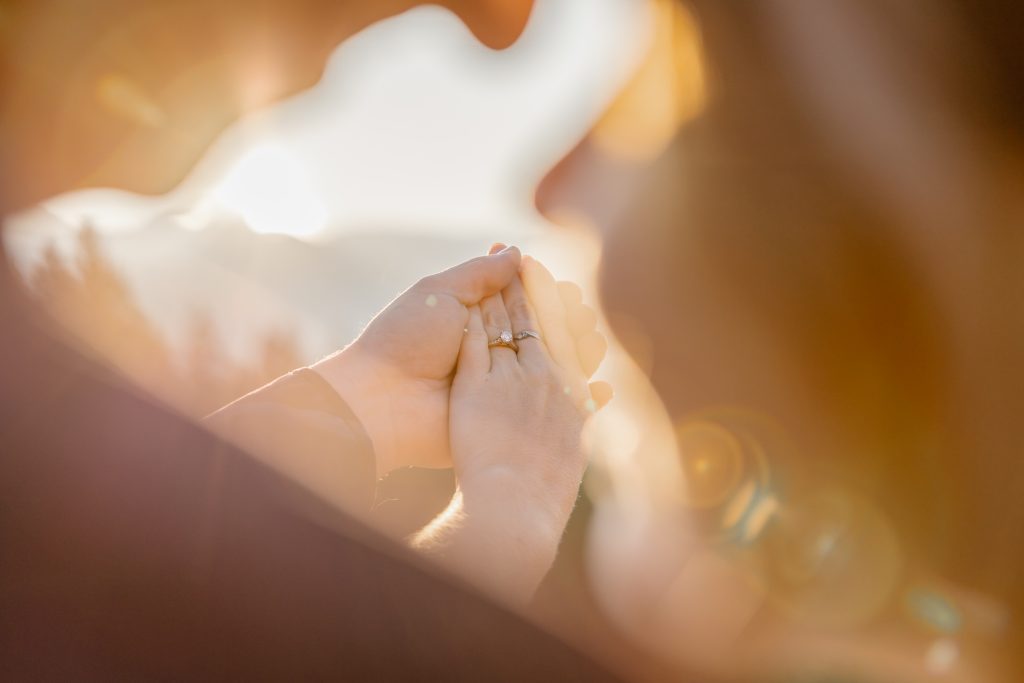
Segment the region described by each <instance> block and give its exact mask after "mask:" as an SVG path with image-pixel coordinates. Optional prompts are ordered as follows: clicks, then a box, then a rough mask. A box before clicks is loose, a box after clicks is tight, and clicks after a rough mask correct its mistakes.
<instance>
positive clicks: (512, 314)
mask: <svg viewBox="0 0 1024 683" xmlns="http://www.w3.org/2000/svg"><path fill="white" fill-rule="evenodd" d="M501 296H502V299H503V300H504V302H505V311H506V312H507V313H508V316H509V319H510V320H511V323H512V333H513V335H514V336H515V340H516V344H518V345H519V362H521V363H541V362H545V361H547V359H548V352H547V348H546V347H545V346H544V341H543V338H542V336H541V328H540V323H539V322H538V321H537V316H536V314H535V313H534V311H533V305H532V304H531V303H530V298H529V297H528V296H527V295H526V288H525V287H523V281H522V280H521V279H520V278H518V277H516V278H513V279H512V282H510V283H509V285H508V287H506V288H505V289H504V290H503V291H502V293H501Z"/></svg>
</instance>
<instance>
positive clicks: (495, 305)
mask: <svg viewBox="0 0 1024 683" xmlns="http://www.w3.org/2000/svg"><path fill="white" fill-rule="evenodd" d="M516 279H518V278H516ZM480 313H481V314H482V316H483V319H484V329H485V330H486V331H487V339H488V346H490V349H491V368H492V369H493V368H495V367H498V366H501V365H515V363H516V346H517V345H516V342H515V340H514V339H513V338H512V335H513V333H512V322H511V321H510V320H509V317H508V312H507V311H506V310H505V302H504V300H503V299H502V298H501V293H500V292H499V293H497V294H495V295H493V296H489V297H487V298H485V299H484V300H483V301H481V302H480Z"/></svg>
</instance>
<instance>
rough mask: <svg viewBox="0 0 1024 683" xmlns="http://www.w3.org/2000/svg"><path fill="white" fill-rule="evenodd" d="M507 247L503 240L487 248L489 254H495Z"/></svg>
mask: <svg viewBox="0 0 1024 683" xmlns="http://www.w3.org/2000/svg"><path fill="white" fill-rule="evenodd" d="M506 248H507V247H506V246H505V245H504V244H502V243H501V242H495V243H494V244H492V245H491V248H490V249H488V250H487V253H488V254H489V255H494V254H497V253H498V252H500V251H502V250H503V249H506Z"/></svg>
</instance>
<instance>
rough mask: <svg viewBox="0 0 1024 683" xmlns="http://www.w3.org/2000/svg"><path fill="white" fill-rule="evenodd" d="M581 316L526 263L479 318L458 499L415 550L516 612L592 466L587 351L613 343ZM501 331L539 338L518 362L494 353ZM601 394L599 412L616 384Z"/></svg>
mask: <svg viewBox="0 0 1024 683" xmlns="http://www.w3.org/2000/svg"><path fill="white" fill-rule="evenodd" d="M524 282H525V283H527V286H529V288H530V291H531V294H532V303H531V297H529V296H528V295H527V286H524ZM563 289H564V287H563ZM568 298H569V299H570V300H571V299H572V297H571V296H570V297H568ZM534 304H536V308H535V306H534ZM572 306H573V304H570V305H569V306H567V305H566V295H565V292H564V291H563V292H560V291H559V286H558V285H557V284H556V283H555V281H554V279H553V278H552V277H551V275H550V273H548V272H547V270H546V269H545V268H544V267H543V266H542V265H540V264H539V263H538V262H536V261H534V260H532V259H524V262H523V267H522V280H520V278H518V277H517V278H514V279H513V281H512V282H511V284H509V285H508V287H506V288H505V290H504V291H503V292H501V293H500V294H497V295H494V296H490V297H486V298H484V299H483V300H482V301H481V302H480V304H479V306H476V307H471V308H470V312H469V321H468V324H467V330H466V334H465V338H464V339H463V343H462V349H461V351H460V354H459V362H458V370H457V372H456V375H455V378H454V382H453V384H452V394H451V409H450V410H451V424H450V435H451V447H452V461H453V463H454V467H455V473H456V477H457V480H458V487H459V488H458V493H457V494H456V496H455V498H454V499H453V501H452V504H451V505H450V506H449V508H448V509H447V510H446V511H445V512H444V513H442V515H440V516H439V517H438V518H437V519H436V520H435V521H434V522H433V523H431V524H430V525H429V526H428V527H427V528H426V529H424V530H423V531H422V532H421V533H420V534H419V535H418V536H417V538H416V539H415V541H414V542H415V545H417V546H418V547H419V548H421V549H423V550H425V551H427V552H428V553H429V554H431V555H434V556H435V557H437V558H439V559H440V560H441V562H442V563H443V564H445V565H447V566H448V567H449V568H450V569H452V570H454V571H456V572H457V573H459V574H461V575H463V576H464V577H465V578H467V579H469V580H470V581H473V582H475V583H478V584H482V585H483V586H484V587H486V588H488V589H490V590H491V591H493V592H496V593H497V594H498V595H499V596H501V597H504V598H506V599H507V600H510V601H513V602H519V601H523V600H525V599H528V598H529V596H530V595H532V594H533V591H534V590H535V589H536V586H537V585H538V584H539V582H540V580H541V579H542V578H543V576H544V574H545V573H546V572H547V570H548V568H549V567H550V566H551V562H552V561H553V560H554V557H555V553H556V551H557V547H558V542H559V540H560V538H561V535H562V531H563V530H564V528H565V525H566V523H567V522H568V519H569V514H570V513H571V511H572V508H573V504H574V503H575V500H576V496H577V493H578V490H579V485H580V481H581V479H582V476H583V470H584V467H585V465H586V458H585V455H584V453H583V450H582V448H581V445H580V432H581V430H582V427H583V423H584V421H585V420H586V417H587V415H588V414H589V413H590V412H592V411H594V410H596V408H597V402H596V400H595V399H594V398H593V397H592V395H591V388H590V387H589V386H588V384H587V375H588V374H589V372H588V371H587V370H589V371H590V372H592V371H593V370H592V368H587V369H584V367H583V362H588V359H589V358H590V357H591V356H588V355H586V354H583V362H581V353H580V350H581V349H580V343H579V342H580V340H582V339H583V338H584V337H585V338H587V339H589V340H590V341H589V342H586V343H588V344H591V345H592V346H593V348H600V356H603V353H604V348H605V342H604V338H603V337H600V335H598V333H596V332H593V331H592V330H590V331H588V332H584V333H583V334H579V333H580V330H579V329H576V330H575V332H577V334H574V330H573V329H572V325H571V324H570V321H569V314H568V313H567V310H573V309H572ZM586 324H587V325H590V326H592V322H588V323H586ZM577 327H579V326H578V325H577ZM503 330H510V331H512V332H513V334H518V333H520V332H523V331H532V332H536V333H538V334H539V335H540V336H541V339H536V338H533V337H529V336H528V337H525V338H523V339H521V340H520V341H519V342H518V345H519V349H518V352H517V351H515V350H513V349H510V348H507V347H503V346H494V347H490V348H488V342H489V341H490V340H493V339H495V338H497V337H498V336H499V335H500V333H501V332H502V331H503ZM600 356H598V360H600ZM594 390H595V391H594V393H596V394H597V395H598V397H599V399H600V400H601V401H602V402H603V401H604V400H607V398H608V397H609V396H610V391H609V390H608V387H607V385H603V384H602V385H599V386H595V387H594Z"/></svg>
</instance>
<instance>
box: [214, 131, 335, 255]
mask: <svg viewBox="0 0 1024 683" xmlns="http://www.w3.org/2000/svg"><path fill="white" fill-rule="evenodd" d="M311 187H312V184H311V183H310V182H309V174H308V173H307V172H306V169H305V168H303V166H302V164H301V163H299V161H298V159H296V157H295V156H294V155H293V154H291V153H289V152H288V150H287V149H285V148H284V147H281V146H278V145H261V146H259V147H256V148H254V149H253V150H251V151H250V152H248V153H247V154H245V155H244V156H243V157H242V158H241V159H239V161H238V162H237V163H236V164H235V166H234V167H233V168H231V170H229V171H228V173H227V174H226V175H225V177H224V180H223V181H221V183H220V184H219V185H218V186H217V187H216V189H215V190H214V193H213V194H214V197H215V198H216V200H217V202H218V203H219V204H220V205H221V206H223V207H224V208H226V209H228V210H230V211H233V212H235V213H237V214H239V215H241V216H242V218H244V219H245V221H246V223H247V224H248V225H249V227H250V228H252V229H253V230H254V231H256V232H260V233H283V234H287V235H293V236H295V237H305V236H310V235H314V234H317V233H319V232H320V231H322V230H323V229H324V228H325V227H326V225H327V215H328V214H327V207H326V206H324V203H323V202H322V201H321V200H320V198H319V197H318V196H317V195H316V193H315V192H314V191H313V190H312V189H311Z"/></svg>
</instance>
